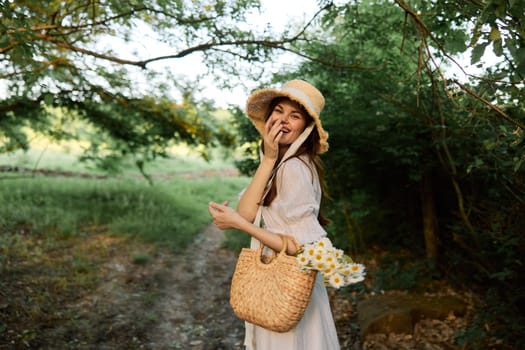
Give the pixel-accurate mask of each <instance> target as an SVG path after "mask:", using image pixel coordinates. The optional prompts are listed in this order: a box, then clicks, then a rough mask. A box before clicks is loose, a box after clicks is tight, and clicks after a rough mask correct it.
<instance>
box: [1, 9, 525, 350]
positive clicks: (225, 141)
mask: <svg viewBox="0 0 525 350" xmlns="http://www.w3.org/2000/svg"><path fill="white" fill-rule="evenodd" d="M259 7H260V4H259V2H258V1H254V0H242V1H234V2H228V1H161V0H157V1H147V2H136V1H126V2H123V1H118V0H106V1H85V2H82V3H78V2H76V1H47V2H41V1H1V2H0V9H1V14H0V15H1V19H2V20H1V24H0V58H1V61H0V82H1V83H2V84H3V87H4V90H3V91H2V94H3V95H2V97H1V100H0V125H1V127H0V140H1V143H0V153H2V154H3V155H5V156H6V157H7V156H10V155H13V154H19V153H16V152H20V150H29V149H30V147H31V140H32V138H35V137H44V138H45V139H46V140H52V141H53V142H57V143H58V142H61V144H66V143H67V142H70V143H69V145H71V142H73V143H74V144H76V145H77V146H78V147H77V148H78V149H82V153H81V154H80V155H79V160H81V161H82V162H83V163H82V164H84V165H83V166H86V167H96V169H97V170H96V171H95V172H93V173H95V174H98V175H101V176H107V174H113V175H111V176H117V175H115V174H119V171H122V169H129V165H130V164H132V165H133V166H135V167H136V168H137V169H138V171H139V172H140V174H142V176H143V177H144V178H145V179H147V182H148V183H149V184H151V185H153V186H150V187H155V186H157V187H159V185H158V184H155V179H154V177H153V176H152V174H151V173H152V172H154V170H155V168H152V167H151V164H158V163H155V162H157V161H158V160H159V159H163V158H166V159H170V158H172V157H173V153H172V151H173V149H174V148H176V147H181V145H183V146H184V149H192V150H194V151H195V152H197V153H198V154H200V156H202V157H203V159H205V160H208V161H214V160H216V159H217V158H221V157H222V158H223V159H227V160H228V161H231V160H234V162H235V165H236V166H237V168H238V169H239V171H240V172H241V173H242V174H244V175H250V174H251V173H252V172H253V169H254V167H255V165H256V163H257V142H256V139H257V135H256V134H255V131H254V129H253V128H252V126H251V125H250V124H249V122H248V121H247V119H246V118H245V116H244V114H243V111H242V108H239V106H235V105H232V106H230V107H229V108H224V107H222V106H221V107H219V106H218V104H217V103H218V102H217V101H213V100H212V99H211V98H210V96H207V95H206V94H205V88H206V84H210V82H213V84H215V85H216V86H218V87H220V89H223V90H231V91H244V93H245V94H244V96H246V95H247V94H248V93H249V90H250V89H251V88H254V87H256V86H258V85H260V86H267V85H268V84H270V85H272V84H275V86H278V85H279V83H280V82H282V81H284V80H287V79H291V78H296V77H300V78H303V79H305V80H308V81H310V82H312V83H313V84H314V85H315V86H317V87H318V88H319V89H320V90H321V91H322V92H323V94H324V95H325V97H326V108H325V110H324V111H323V124H324V125H325V126H326V129H327V130H329V131H330V140H329V141H330V151H329V152H328V153H327V154H326V155H325V156H323V161H324V163H325V167H326V169H327V181H328V186H329V188H330V192H331V201H330V202H328V203H325V211H326V213H327V215H328V217H330V218H331V219H332V224H331V225H330V226H329V227H328V231H329V232H330V235H331V237H332V239H333V240H334V242H335V243H336V245H338V246H341V247H342V248H345V250H347V251H348V252H349V253H350V254H352V255H357V256H368V257H370V256H373V257H374V258H375V259H376V260H377V267H376V268H375V269H374V271H373V274H374V283H375V284H374V285H373V286H372V287H371V288H374V289H375V290H388V289H403V290H415V289H418V288H419V289H425V288H431V287H430V286H432V284H431V282H432V281H446V283H447V284H450V285H452V286H454V287H455V288H463V289H466V290H470V291H472V292H474V293H475V295H476V296H477V300H476V311H475V313H474V316H473V317H472V319H471V320H470V322H469V326H468V328H467V329H466V330H465V331H464V332H463V333H462V334H458V335H457V337H458V340H457V341H458V343H461V344H464V345H465V344H466V345H465V346H468V347H467V348H469V349H485V348H487V349H488V348H495V347H496V346H501V347H502V348H516V349H517V348H518V346H519V345H520V344H524V343H525V338H524V335H525V329H524V327H525V326H524V325H525V322H524V321H525V320H524V315H523V312H522V311H520V310H524V309H525V300H524V295H525V291H524V289H523V286H524V285H525V281H524V278H523V276H524V274H523V256H524V247H525V245H524V241H523V240H524V238H523V237H524V232H523V231H524V229H523V227H525V216H524V215H523V213H524V212H525V183H524V180H525V176H524V175H525V152H524V151H525V142H524V129H525V107H524V101H525V96H524V92H523V87H524V74H525V39H524V36H525V4H524V3H523V2H520V1H512V0H471V1H425V2H421V1H404V0H394V1H380V0H375V1H374V0H369V1H347V2H343V1H339V2H337V3H333V2H330V1H325V0H320V1H318V3H317V10H316V12H315V14H314V15H313V16H312V18H308V19H306V20H304V21H298V20H295V21H293V22H291V23H289V24H288V25H286V26H285V27H284V29H283V30H280V31H277V30H275V28H272V26H271V21H272V18H271V16H270V17H269V18H267V23H268V24H267V25H250V23H251V20H250V18H252V17H250V16H253V15H254V14H256V13H257V11H258V8H259ZM144 28H149V29H148V30H151V33H154V34H155V40H156V41H158V42H160V43H163V45H165V47H167V48H169V50H170V52H171V53H169V54H164V53H162V54H161V55H156V52H154V51H153V52H152V50H148V49H147V47H148V46H147V43H144V42H141V45H144V47H145V49H144V50H142V51H138V50H137V51H136V52H121V51H119V50H118V46H115V45H114V44H113V43H114V41H112V40H114V39H115V40H118V41H119V42H121V43H133V42H136V41H137V31H139V32H141V33H142V34H143V30H144ZM139 37H140V35H139ZM147 40H150V39H146V41H147ZM283 53H284V54H285V55H283ZM489 54H490V55H492V56H494V57H496V60H494V61H493V63H492V64H490V65H487V64H485V62H486V57H487V55H489ZM191 57H196V58H197V57H198V61H199V62H200V61H202V62H204V66H205V67H206V71H205V72H203V73H202V75H201V76H198V77H195V78H193V79H184V78H181V77H180V76H177V75H176V74H174V73H173V72H172V71H169V70H168V69H166V70H158V69H151V67H152V66H153V65H155V64H160V63H162V62H167V61H169V62H172V63H173V62H175V64H177V63H176V62H178V60H183V59H184V60H186V61H184V62H185V63H184V65H188V64H190V63H188V61H187V60H188V58H189V59H190V62H191V60H192V58H191ZM290 57H294V59H293V60H291V58H290ZM458 57H468V60H469V61H470V64H471V65H474V66H476V65H477V66H478V68H479V69H478V70H477V71H476V73H475V74H472V73H470V72H469V71H466V70H465V69H464V67H463V66H462V65H463V62H464V61H460V60H458ZM196 61H197V59H196ZM181 62H183V61H181ZM268 62H274V64H273V65H271V64H268ZM283 62H293V63H284V64H283ZM183 67H185V66H183ZM183 69H186V68H183ZM451 71H454V72H455V73H453V74H451V73H450V72H451ZM210 77H212V78H211V80H210ZM243 86H244V87H245V88H244V90H239V89H242V87H243ZM203 91H204V93H203ZM242 99H244V97H243V98H242ZM4 159H13V158H4ZM177 164H178V165H177V166H178V167H179V171H184V170H186V169H183V168H184V166H187V164H186V165H184V164H183V163H177ZM204 167H206V165H204ZM34 168H36V166H35V167H34ZM15 177H16V176H15V175H13V174H8V175H6V176H5V177H3V178H2V180H1V190H0V192H1V193H2V206H1V208H2V209H1V210H2V215H1V219H0V220H1V221H0V223H1V226H0V229H1V231H2V232H1V236H0V242H1V243H2V245H1V246H0V252H1V253H2V255H0V263H2V266H1V270H0V272H1V273H3V274H4V275H7V274H8V273H10V268H9V266H10V265H9V264H8V262H9V261H11V260H13V259H15V260H16V257H15V255H16V254H15V253H13V250H12V248H13V247H15V246H16V245H17V244H20V242H21V241H20V240H21V239H22V238H21V237H22V236H23V235H22V236H20V234H19V233H20V232H21V230H22V231H23V230H26V231H27V230H30V231H31V232H34V233H35V234H38V235H40V236H46V235H50V234H51V232H53V233H54V234H57V232H58V233H60V234H61V235H65V236H68V235H74V234H75V233H78V232H80V231H81V228H82V227H85V225H87V224H93V223H101V224H105V223H107V220H110V219H109V216H114V212H112V214H111V215H108V217H105V215H104V214H105V213H109V210H112V209H110V208H114V206H115V202H112V200H114V199H115V198H117V200H116V201H117V202H119V203H122V202H126V201H127V202H126V203H128V206H127V207H123V208H122V213H126V210H127V211H129V208H133V207H134V206H135V207H136V204H137V203H142V204H143V211H144V213H145V216H149V217H150V219H151V222H154V221H156V222H163V223H164V224H165V226H162V227H161V228H159V232H168V231H170V230H171V231H177V230H179V231H181V229H180V225H179V227H178V228H177V227H175V226H177V224H175V223H173V222H168V220H162V219H160V218H161V217H164V216H165V215H162V212H159V210H158V207H155V206H154V205H153V204H151V203H150V202H147V201H144V202H141V201H142V199H143V198H144V196H145V195H144V193H145V192H143V191H149V190H142V189H141V190H140V191H138V192H136V190H135V189H131V188H124V190H123V189H122V188H120V186H121V185H118V181H117V182H116V184H115V187H114V189H113V190H111V189H104V190H102V191H101V192H97V193H98V194H97V195H96V196H94V197H97V196H98V197H97V198H98V199H100V198H102V200H101V201H98V202H93V203H91V205H88V209H87V210H85V208H84V207H85V206H86V202H84V205H83V206H82V207H83V208H82V210H83V211H82V215H81V216H78V217H75V218H71V217H69V219H67V220H66V221H68V220H69V221H68V222H67V223H65V224H64V222H63V220H64V218H63V217H62V215H61V214H60V213H57V214H56V215H50V214H49V213H48V215H47V216H45V220H44V221H39V218H40V219H42V217H43V216H42V215H35V213H38V212H36V211H35V210H37V209H38V208H40V209H41V208H42V207H45V204H46V203H49V201H51V200H50V199H49V198H51V197H53V196H51V195H50V194H49V193H48V192H46V191H49V189H48V186H50V184H48V183H46V184H45V186H42V184H41V183H39V181H48V180H41V179H39V178H36V179H29V180H28V179H25V180H23V181H18V180H17V181H15V180H13V179H14V178H15ZM242 181H245V179H244V180H242ZM208 185H209V184H206V185H202V187H201V188H197V189H193V190H191V191H190V193H188V197H183V194H182V193H181V192H179V198H184V199H181V202H184V201H186V202H188V203H189V202H192V201H194V200H192V199H190V198H192V196H196V195H197V196H198V195H199V193H200V195H201V196H202V197H199V198H202V200H203V201H204V202H207V200H209V199H210V198H208V199H206V196H208V197H209V196H210V195H211V194H212V193H216V192H215V191H217V188H223V189H224V188H226V190H225V191H226V192H225V193H224V196H232V195H234V193H235V191H236V190H237V187H235V186H236V185H232V186H231V187H227V186H226V187H225V186H223V185H224V182H222V183H221V185H218V184H217V183H215V184H212V185H210V187H207V186H208ZM79 186H80V185H79V184H78V183H72V184H68V185H65V183H63V182H62V183H60V184H59V185H58V187H57V189H56V190H55V191H58V189H60V193H61V196H63V197H58V195H57V194H56V193H55V194H54V196H55V197H54V198H58V199H57V201H58V202H60V203H62V204H63V203H65V202H67V201H68V200H69V199H70V198H71V193H75V192H74V191H75V189H77V188H78V187H79ZM82 186H83V185H82ZM160 187H162V186H160ZM204 187H206V189H204ZM43 188H44V189H43ZM111 191H115V192H111ZM167 191H169V189H166V188H164V189H161V190H160V192H157V191H155V193H157V194H155V196H157V195H159V196H160V194H158V193H162V192H167ZM228 191H229V192H228ZM95 192H96V191H95ZM87 193H90V194H91V195H93V193H94V192H92V191H91V192H90V191H88V192H87ZM111 193H114V194H115V193H120V194H122V193H126V195H125V196H124V197H119V196H118V195H114V196H112V195H111ZM126 196H127V197H126ZM181 196H182V197H181ZM92 197H93V196H92ZM27 198H31V206H28V207H27V210H20V208H21V207H20V206H17V205H15V204H16V203H22V202H23V201H27V200H28V199H27ZM66 198H69V199H67V200H66ZM123 198H124V200H123ZM126 198H127V199H126ZM98 199H97V200H98ZM84 200H85V198H84ZM17 201H19V202H17ZM162 201H163V199H162V198H160V197H159V198H157V199H156V200H155V201H154V202H155V203H158V202H162ZM166 202H170V201H167V200H166ZM23 203H26V204H27V202H23ZM67 203H69V204H68V205H70V206H71V207H75V203H76V202H75V201H70V202H67ZM87 203H89V202H87ZM101 203H106V204H108V206H107V207H105V206H104V205H102V204H101ZM148 203H150V204H148ZM150 206H151V208H150ZM95 208H96V209H95ZM173 210H174V208H171V207H168V208H165V212H163V213H164V214H166V213H171V212H172V211H173ZM186 210H187V212H185V213H184V214H183V215H182V216H191V215H192V214H188V213H191V212H192V211H193V210H195V209H194V208H191V207H188V208H186ZM154 213H155V214H154ZM122 215H124V216H122V217H121V219H120V221H119V222H118V223H114V222H113V226H111V227H112V229H113V230H115V231H126V232H129V233H136V234H140V231H141V230H146V227H150V226H148V224H147V223H145V224H144V225H141V224H140V223H139V222H138V221H140V220H137V222H136V221H133V220H132V219H131V217H130V216H125V214H122ZM42 220H43V219H42ZM61 220H62V221H61ZM181 220H184V218H180V219H179V223H180V221H181ZM199 220H200V221H199V223H200V225H204V223H205V220H206V219H205V217H204V216H203V217H200V218H199ZM151 222H150V224H151ZM61 225H62V226H61ZM197 226H198V225H197ZM201 227H202V226H201ZM196 230H197V228H195V227H193V228H190V229H187V230H186V231H188V232H193V231H196ZM189 236H191V234H190V235H189ZM180 237H182V236H180ZM178 238H179V235H177V239H178ZM161 241H163V242H167V241H170V242H171V243H172V244H173V246H174V247H175V248H174V249H177V247H178V248H180V247H183V246H184V245H185V244H188V243H184V242H187V241H186V240H184V239H183V238H180V241H177V240H175V242H174V241H173V237H172V236H170V237H163V238H161ZM17 242H18V243H17ZM10 259H11V260H10ZM2 280H3V281H7V280H8V279H2ZM0 283H2V281H0ZM356 288H357V287H356ZM6 327H7V325H5V324H0V333H1V332H3V331H5V329H6ZM494 344H499V345H494ZM502 344H503V345H502ZM504 346H505V347H504Z"/></svg>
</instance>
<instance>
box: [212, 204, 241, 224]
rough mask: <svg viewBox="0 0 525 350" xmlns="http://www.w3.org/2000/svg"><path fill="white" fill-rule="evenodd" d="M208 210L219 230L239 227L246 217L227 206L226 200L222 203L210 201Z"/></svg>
mask: <svg viewBox="0 0 525 350" xmlns="http://www.w3.org/2000/svg"><path fill="white" fill-rule="evenodd" d="M208 211H209V212H210V215H211V216H212V218H213V223H214V224H215V225H216V226H217V227H218V228H220V229H221V230H226V229H230V228H235V229H240V227H241V225H242V224H245V223H246V219H244V218H243V217H242V216H241V215H239V213H237V212H236V211H235V210H234V209H232V208H230V207H228V202H223V203H222V204H219V203H215V202H210V203H209V205H208Z"/></svg>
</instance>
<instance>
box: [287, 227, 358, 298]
mask: <svg viewBox="0 0 525 350" xmlns="http://www.w3.org/2000/svg"><path fill="white" fill-rule="evenodd" d="M297 261H298V262H299V265H300V266H301V268H302V269H303V270H316V271H318V273H320V274H321V276H323V279H324V283H325V285H326V286H329V287H333V288H336V289H339V288H341V287H345V286H348V285H350V284H353V283H357V282H361V281H363V280H364V279H365V274H366V273H365V267H364V266H363V265H362V264H357V263H354V261H353V260H352V259H351V258H350V257H349V256H348V255H345V254H344V252H343V251H342V250H341V249H337V248H335V247H334V246H333V245H332V242H331V241H330V239H328V238H327V237H323V238H321V239H320V240H318V241H316V242H313V243H308V244H305V245H304V246H303V248H302V249H301V250H300V251H299V253H298V254H297Z"/></svg>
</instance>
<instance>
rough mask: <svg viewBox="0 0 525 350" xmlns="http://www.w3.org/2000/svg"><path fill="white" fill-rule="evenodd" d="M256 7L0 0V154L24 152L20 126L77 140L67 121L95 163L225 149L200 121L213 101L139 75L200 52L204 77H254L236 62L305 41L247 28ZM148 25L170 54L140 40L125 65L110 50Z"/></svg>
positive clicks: (224, 138)
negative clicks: (174, 147)
mask: <svg viewBox="0 0 525 350" xmlns="http://www.w3.org/2000/svg"><path fill="white" fill-rule="evenodd" d="M258 8H259V2H258V1H256V0H242V1H233V2H232V1H215V2H208V1H162V0H152V1H146V2H144V1H121V0H103V1H99V0H88V1H84V2H81V3H79V2H78V1H72V0H51V1H45V2H42V1H36V0H25V1H5V0H2V1H0V11H1V13H0V16H1V17H2V21H1V23H0V83H3V84H5V85H6V96H4V97H3V98H2V100H1V101H0V123H1V125H2V128H1V129H0V140H1V141H2V145H1V146H0V152H6V151H11V150H14V149H19V148H26V147H27V145H28V139H27V135H26V133H25V132H24V130H25V128H27V127H29V128H31V129H34V130H37V131H39V132H42V133H45V134H47V135H48V136H50V137H53V138H55V139H60V138H67V137H69V138H79V137H80V136H79V133H74V132H72V131H68V130H67V128H66V124H67V123H68V122H69V121H71V120H73V119H75V120H80V121H82V123H83V124H82V125H84V127H85V128H86V129H87V130H91V132H90V133H89V136H88V139H89V142H90V147H89V148H88V149H87V151H86V155H85V158H88V159H98V160H101V161H103V159H111V158H118V157H121V156H123V155H129V154H133V155H136V156H137V164H139V165H141V164H143V162H144V161H147V160H149V159H152V158H154V157H156V156H159V155H163V154H164V152H165V149H166V147H167V146H168V145H169V144H170V143H172V142H185V143H188V144H190V145H197V144H200V145H210V144H212V143H216V142H222V143H226V144H228V143H231V141H232V138H231V135H228V134H226V133H225V131H224V130H221V128H219V127H218V126H217V125H215V126H214V125H212V123H210V120H212V119H213V118H212V117H211V115H210V110H212V109H213V104H212V103H211V102H210V101H208V102H206V101H197V100H196V98H195V96H194V93H193V91H194V89H196V82H183V81H180V80H179V78H178V77H177V76H174V75H170V74H169V72H168V74H159V73H158V72H155V71H151V70H149V69H148V68H149V67H150V65H152V64H153V63H155V62H159V61H163V60H176V59H179V58H182V57H186V56H188V55H192V54H197V53H200V54H202V55H203V56H204V58H205V60H206V63H207V65H208V67H209V69H210V71H213V70H214V69H217V68H221V69H222V70H223V71H225V72H229V73H231V72H235V73H236V74H244V73H252V74H256V73H257V72H258V69H260V67H261V66H260V65H256V64H254V65H252V66H249V67H248V66H247V67H248V72H239V71H238V69H239V62H240V61H249V62H254V63H257V62H259V63H260V62H264V60H265V58H267V57H269V55H270V53H271V52H272V51H273V50H276V49H280V50H293V47H292V43H293V42H294V41H299V40H305V39H306V38H307V36H306V28H307V27H308V26H309V24H308V23H307V24H306V25H305V26H304V27H301V28H298V29H297V31H296V32H295V33H293V34H290V33H288V32H285V33H282V34H280V35H277V34H276V33H274V32H272V30H271V28H262V29H260V28H255V27H251V28H250V27H248V28H247V27H246V25H245V22H246V21H247V15H248V13H250V11H256V10H257V9H258ZM149 28H151V30H152V31H153V32H154V33H155V34H156V36H157V38H156V39H158V41H159V42H161V43H163V44H165V45H168V46H169V47H170V49H171V52H172V53H171V54H167V55H160V56H159V55H155V52H150V50H151V49H150V50H148V47H149V46H148V44H147V43H144V44H143V45H144V47H145V52H134V53H132V57H131V58H130V57H129V54H127V53H126V52H120V51H119V47H124V48H125V47H126V46H125V45H124V44H126V43H133V42H136V41H140V40H142V39H143V38H142V37H141V34H143V32H144V31H145V30H146V29H149ZM146 40H151V39H148V38H146ZM105 42H106V43H109V44H104V43H105ZM115 43H119V46H117V47H114V46H115ZM111 45H113V46H111ZM120 45H122V46H120ZM139 75H140V76H142V75H143V76H144V78H142V79H140V80H137V79H135V77H136V76H139ZM146 83H147V86H148V87H147V88H145V87H144V85H145V84H146ZM174 91H175V92H177V93H179V96H178V97H173V92H174ZM180 95H181V96H182V97H180ZM176 99H178V102H176ZM57 109H59V110H61V111H62V114H61V115H62V116H63V117H62V118H61V119H60V120H58V122H57V120H56V119H57V118H56V115H57ZM83 132H84V133H85V130H84V131H83Z"/></svg>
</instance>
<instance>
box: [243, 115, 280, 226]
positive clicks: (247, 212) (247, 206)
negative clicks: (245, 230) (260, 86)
mask: <svg viewBox="0 0 525 350" xmlns="http://www.w3.org/2000/svg"><path fill="white" fill-rule="evenodd" d="M281 135H282V132H281V122H280V120H277V119H274V118H271V117H270V118H268V121H267V122H266V124H265V128H264V137H263V138H264V157H263V158H262V160H261V163H260V164H259V167H258V168H257V171H256V172H255V175H254V176H253V179H252V181H251V182H250V184H249V185H248V187H247V188H246V191H245V192H244V193H243V195H242V196H241V198H240V199H239V203H238V205H237V212H238V213H239V214H240V215H241V216H242V217H243V218H245V219H246V220H248V221H250V222H252V221H253V220H254V219H255V215H256V214H257V209H258V207H259V203H260V201H261V199H262V196H263V193H264V189H265V187H266V184H267V183H268V180H269V179H270V176H271V174H272V170H273V167H274V165H275V162H277V158H278V154H279V140H280V138H281Z"/></svg>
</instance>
